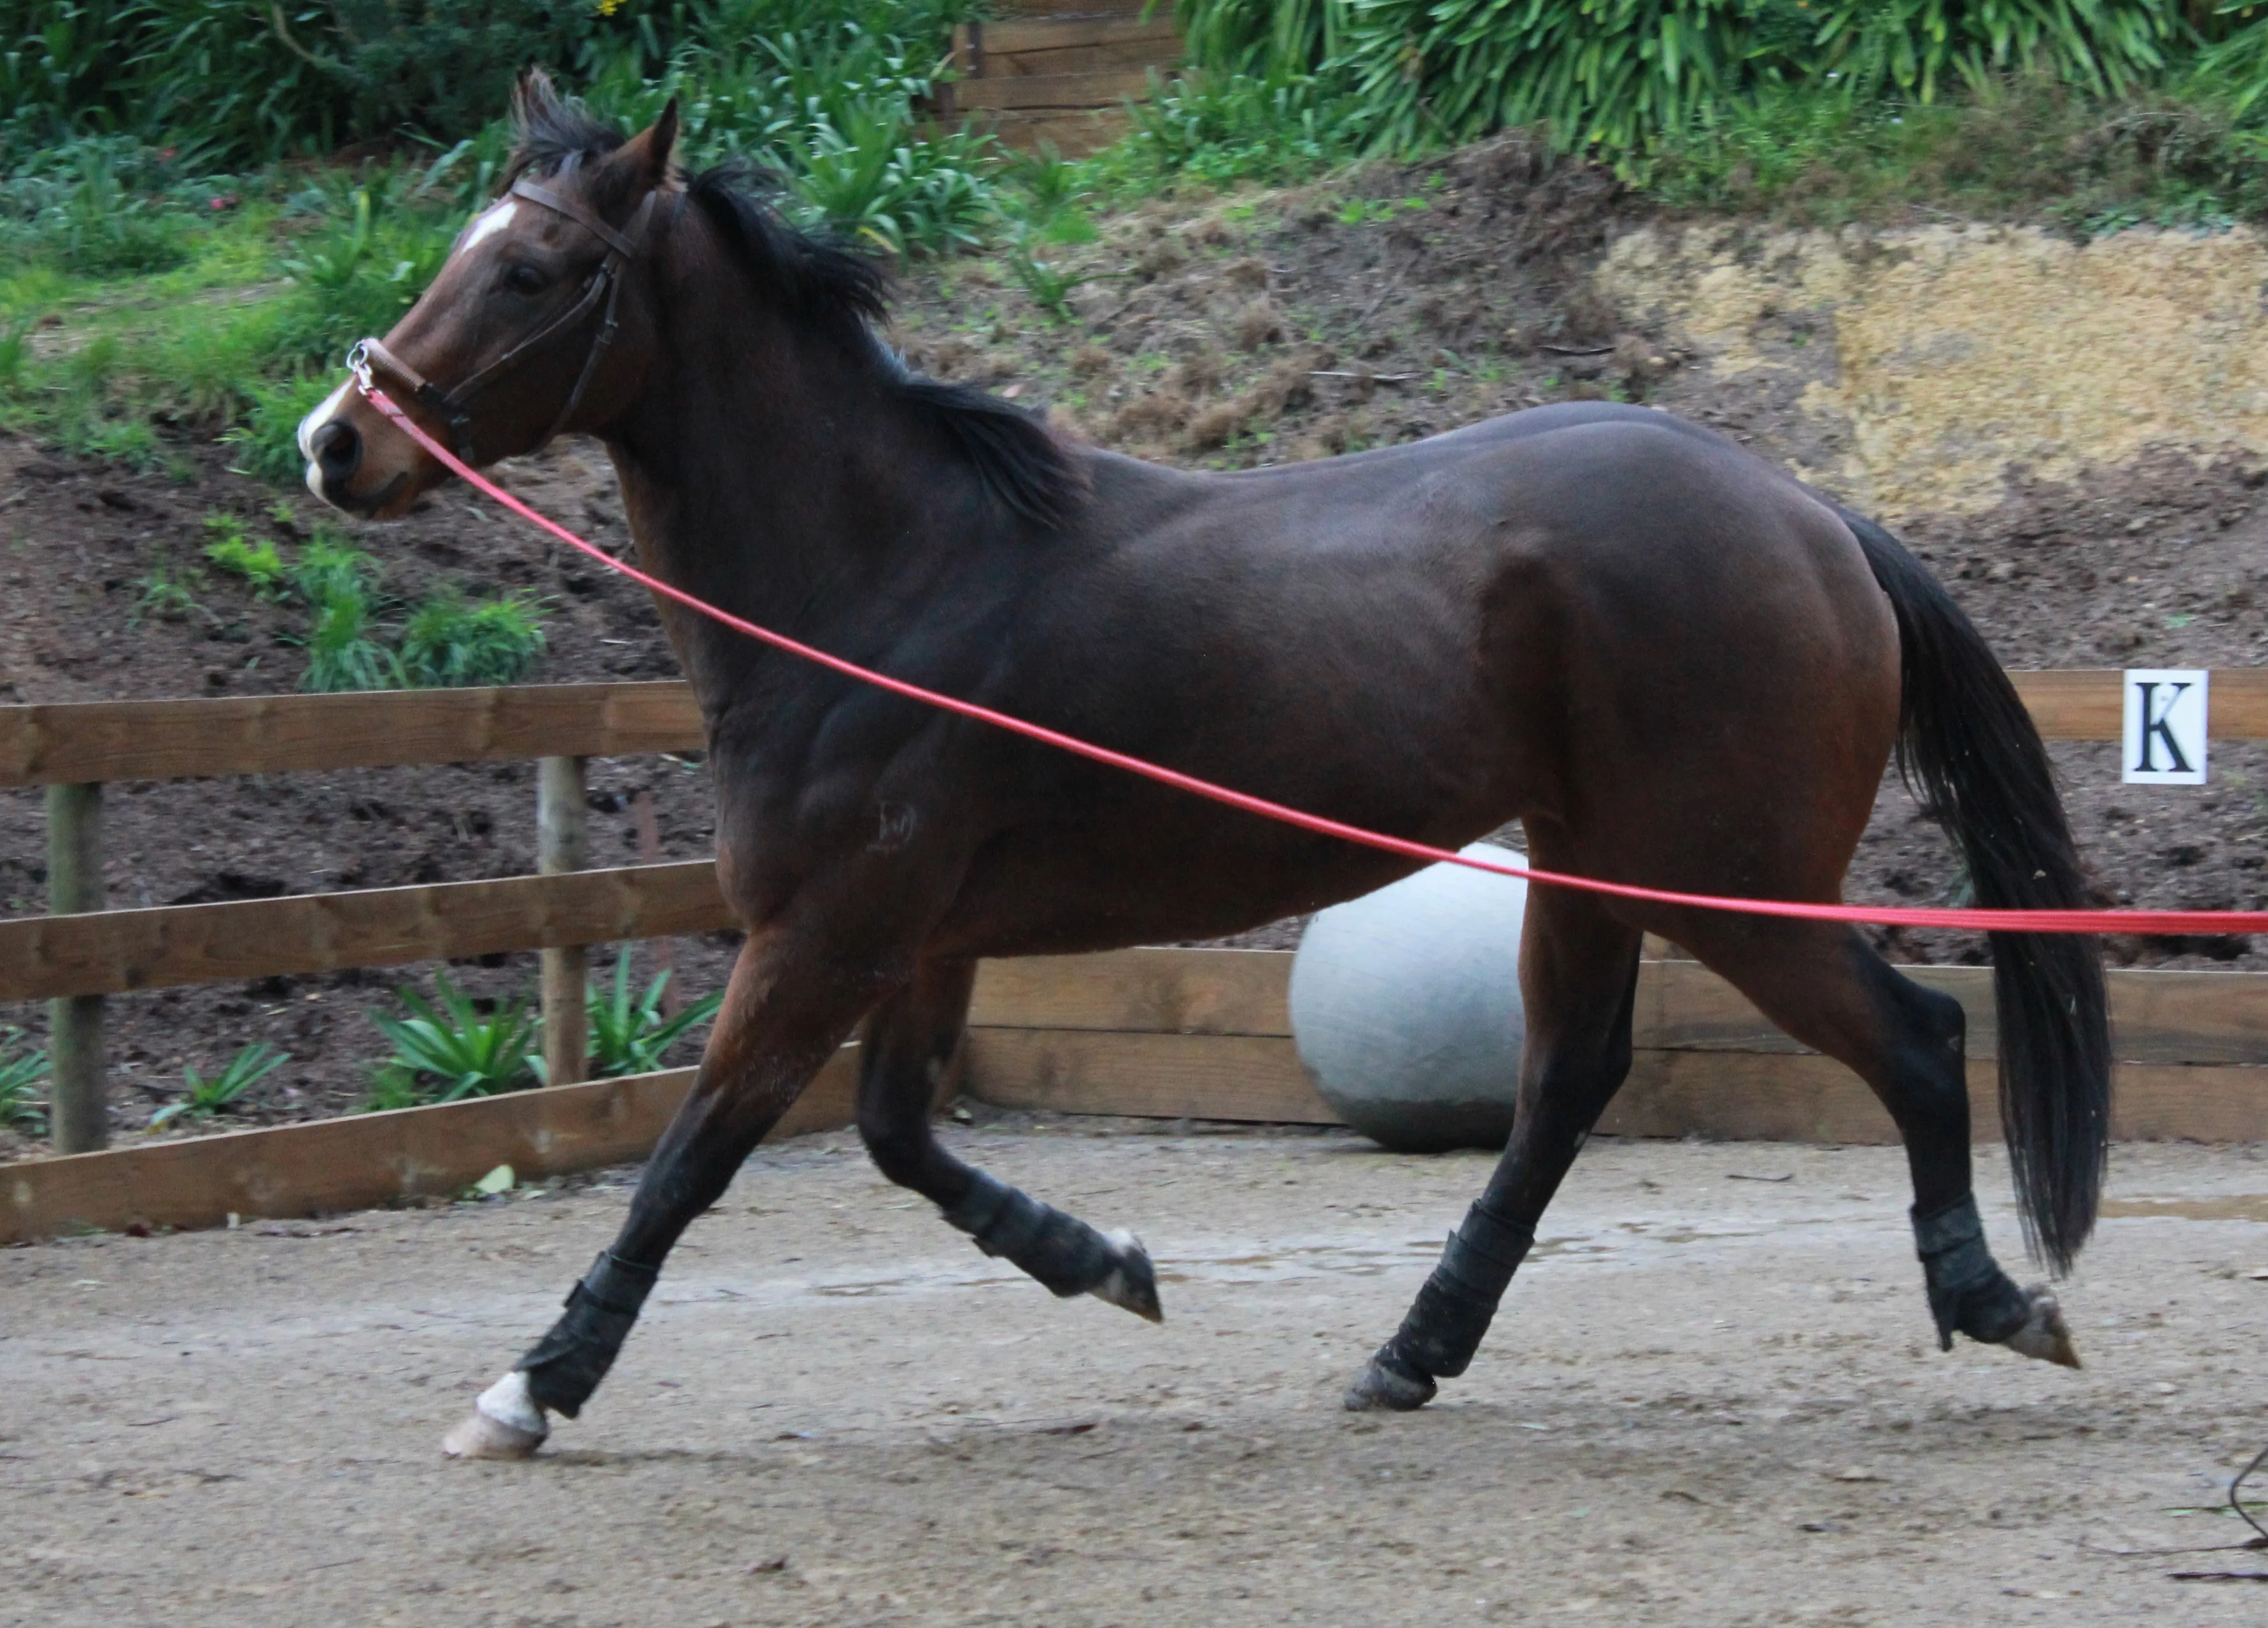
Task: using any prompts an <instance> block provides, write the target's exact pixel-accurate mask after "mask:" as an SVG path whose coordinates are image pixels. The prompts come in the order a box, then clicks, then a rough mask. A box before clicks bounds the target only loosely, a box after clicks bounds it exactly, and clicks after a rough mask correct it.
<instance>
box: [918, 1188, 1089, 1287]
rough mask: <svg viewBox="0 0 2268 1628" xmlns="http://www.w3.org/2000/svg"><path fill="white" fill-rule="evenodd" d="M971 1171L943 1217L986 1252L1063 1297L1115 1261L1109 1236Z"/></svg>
mask: <svg viewBox="0 0 2268 1628" xmlns="http://www.w3.org/2000/svg"><path fill="white" fill-rule="evenodd" d="M973 1176H974V1179H973V1180H972V1181H971V1182H970V1183H969V1187H968V1191H967V1192H965V1193H963V1194H962V1195H961V1197H959V1198H958V1199H956V1200H955V1201H954V1203H952V1204H947V1205H946V1207H945V1219H946V1221H948V1222H949V1223H951V1224H952V1225H953V1226H954V1227H959V1228H960V1229H961V1231H962V1232H964V1233H967V1234H968V1235H969V1236H970V1237H971V1238H973V1239H975V1240H976V1247H977V1248H978V1249H982V1250H983V1251H984V1253H985V1254H987V1255H994V1256H1000V1257H1001V1258H1002V1259H1004V1260H1005V1261H1007V1262H1008V1263H1010V1264H1012V1265H1014V1266H1018V1267H1020V1268H1021V1269H1022V1270H1023V1271H1027V1272H1028V1273H1030V1274H1031V1275H1032V1277H1033V1278H1035V1279H1037V1280H1038V1281H1039V1282H1040V1283H1041V1284H1042V1285H1044V1286H1045V1287H1046V1288H1047V1289H1048V1290H1049V1292H1050V1293H1055V1294H1057V1295H1060V1296H1062V1297H1064V1299H1069V1298H1070V1297H1071V1296H1072V1295H1074V1294H1085V1293H1087V1292H1088V1291H1089V1290H1091V1289H1093V1288H1094V1286H1095V1285H1097V1284H1099V1283H1101V1281H1102V1280H1103V1279H1104V1278H1108V1276H1109V1275H1110V1274H1111V1272H1112V1271H1114V1270H1115V1269H1116V1267H1117V1266H1118V1264H1119V1260H1118V1251H1117V1250H1116V1249H1113V1248H1112V1247H1111V1244H1110V1241H1109V1240H1108V1239H1107V1238H1105V1237H1104V1236H1103V1235H1102V1234H1101V1233H1099V1232H1097V1231H1095V1230H1094V1227H1089V1226H1088V1225H1087V1224H1086V1222H1085V1221H1082V1220H1080V1219H1079V1218H1078V1217H1077V1216H1074V1215H1065V1214H1064V1212H1062V1211H1060V1210H1057V1209H1056V1208H1054V1207H1053V1206H1052V1205H1049V1204H1042V1203H1041V1202H1040V1201H1039V1200H1038V1199H1036V1198H1034V1197H1031V1196H1030V1195H1029V1194H1028V1193H1025V1192H1023V1191H1021V1190H1019V1189H1017V1188H1013V1187H1011V1186H1009V1185H1008V1184H1007V1183H1006V1182H1002V1181H999V1180H997V1179H996V1178H994V1177H992V1176H989V1175H985V1174H984V1173H983V1172H982V1171H976V1172H974V1173H973Z"/></svg>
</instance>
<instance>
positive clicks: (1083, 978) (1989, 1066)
mask: <svg viewBox="0 0 2268 1628" xmlns="http://www.w3.org/2000/svg"><path fill="white" fill-rule="evenodd" d="M1291 961H1292V957H1291V955H1290V954H1289V953H1288V952H1284V951H1270V950H1183V949H1152V950H1125V951H1120V952H1117V953H1115V954H1106V955H1088V956H1065V957H1049V958H1044V959H1038V960H1031V961H994V962H990V963H988V964H987V965H986V966H985V967H984V969H983V973H982V975H981V976H979V978H978V981H977V987H976V1000H975V1003H974V1005H973V1006H972V1009H971V1012H970V1022H971V1028H970V1033H969V1041H968V1051H967V1055H966V1057H965V1058H964V1060H963V1064H962V1072H961V1090H962V1091H963V1092H964V1093H966V1094H968V1096H970V1097H973V1098H975V1099H976V1100H978V1101H983V1102H988V1103H991V1104H994V1105H997V1106H1000V1107H1005V1108H1022V1109H1042V1110H1051V1111H1057V1112H1063V1113H1074V1114H1106V1115H1126V1116H1135V1117H1142V1118H1162V1119H1180V1118H1189V1119H1228V1120H1247V1121H1254V1122H1262V1123H1307V1124H1329V1123H1336V1120H1337V1116H1335V1115H1334V1114H1333V1113H1332V1112H1331V1110H1330V1109H1329V1108H1328V1107H1327V1106H1326V1105H1325V1104H1324V1102H1323V1101H1322V1099H1321V1098H1320V1097H1318V1096H1317V1095H1316V1094H1315V1092H1314V1087H1312V1086H1311V1085H1309V1083H1308V1082H1307V1076H1306V1073H1305V1072H1304V1071H1303V1070H1302V1069H1301V1067H1300V1060H1299V1057H1298V1054H1297V1052H1296V1050H1294V1049H1293V1046H1292V1039H1291V1021H1290V1013H1289V1008H1288V1005H1287V1001H1286V991H1287V988H1288V984H1289V979H1290V971H1291ZM1909 970H1910V971H1911V972H1912V973H1913V975H1914V976H1916V977H1918V978H1919V979H1921V980H1922V981H1923V982H1925V983H1929V984H1931V985H1933V987H1936V988H1939V989H1942V990H1944V991H1947V992H1948V993H1949V994H1952V995H1954V996H1955V998H1958V999H1959V1000H1960V1001H1961V1002H1962V1006H1964V1007H1966V1008H1967V1009H1968V1012H1969V1016H1970V1035H1971V1037H1972V1039H1971V1050H1972V1052H1973V1054H1974V1055H1973V1057H1972V1060H1971V1063H1970V1091H1971V1094H1972V1098H1973V1107H1974V1113H1975V1118H1976V1124H1977V1135H1978V1136H1979V1138H1984V1139H1992V1138H1997V1137H1998V1135H1999V1122H1998V1112H1999V1110H1998V1107H1997V1104H1996V1101H1995V1096H1994V1092H1995V1086H1994V1079H1993V1061H1992V1059H1993V1057H1994V1054H1995V1050H1996V1047H1995V1044H1994V1040H1995V1036H1994V1033H1993V1021H1992V1020H1993V1012H1992V978H1991V974H1990V972H1989V970H1987V969H1982V968H1970V967H1928V968H1914V969H1909ZM2110 991H2111V1007H2112V1021H2113V1038H2114V1043H2115V1049H2116V1055H2117V1057H2118V1058H2119V1062H2118V1065H2117V1111H2116V1114H2115V1116H2114V1121H2113V1123H2114V1131H2115V1133H2116V1134H2117V1136H2119V1137H2120V1138H2126V1139H2134V1140H2163V1139H2186V1140H2195V1141H2205V1142H2253V1141H2268V974H2258V973H2201V972H2137V971H2117V972H2113V973H2112V974H2111V975H2110ZM1632 1038H1633V1042H1634V1045H1635V1050H1636V1061H1635V1064H1634V1065H1633V1067H1632V1069H1631V1078H1630V1080H1629V1083H1628V1084H1626V1085H1625V1086H1624V1088H1623V1091H1622V1093H1621V1094H1620V1095H1619V1096H1618V1097H1617V1098H1616V1101H1615V1103H1614V1105H1613V1107H1612V1108H1611V1109H1609V1112H1608V1115H1607V1117H1606V1119H1605V1120H1604V1121H1603V1122H1602V1124H1601V1127H1600V1129H1601V1130H1602V1131H1604V1132H1606V1133H1607V1134H1609V1135H1616V1136H1638V1137H1686V1136H1699V1137H1704V1138H1711V1139H1726V1140H1761V1141H1805V1142H1827V1143H1839V1144H1874V1143H1887V1142H1891V1141H1893V1140H1895V1139H1896V1138H1895V1134H1894V1132H1893V1131H1892V1129H1891V1125H1890V1122H1889V1116H1887V1115H1886V1114H1885V1113H1883V1111H1882V1109H1881V1107H1880V1105H1879V1104H1877V1103H1876V1102H1875V1101H1874V1098H1873V1096H1872V1095H1871V1094H1868V1093H1867V1089H1866V1088H1865V1087H1863V1086H1862V1085H1860V1084H1859V1081H1858V1080H1857V1079H1855V1078H1854V1077H1852V1075H1851V1074H1850V1073H1849V1072H1847V1071H1846V1070H1845V1069H1844V1068H1842V1067H1841V1066H1840V1065H1839V1064H1835V1063H1832V1062H1830V1061H1829V1060H1828V1059H1827V1058H1824V1057H1819V1056H1817V1055H1816V1054H1814V1053H1810V1052H1807V1051H1804V1050H1802V1049H1800V1047H1798V1046H1796V1045H1795V1044H1794V1042H1792V1041H1790V1040H1788V1039H1787V1038H1786V1036H1785V1035H1781V1034H1780V1033H1779V1032H1778V1030H1776V1029H1774V1028H1771V1026H1770V1025H1769V1024H1768V1023H1766V1022H1765V1021H1764V1019H1763V1018H1762V1017H1761V1016H1760V1015H1759V1014H1758V1013H1756V1010H1755V1009H1754V1008H1753V1007H1751V1006H1749V1004H1748V1003H1747V1001H1745V1000H1744V999H1742V998H1741V996H1740V995H1739V994H1738V993H1736V992H1735V991H1734V990H1732V988H1731V987H1730V986H1729V985H1727V984H1726V983H1724V982H1723V981H1722V980H1721V979H1719V978H1718V977H1716V976H1714V975H1713V974H1712V973H1710V972H1708V971H1707V970H1705V969H1703V968H1701V967H1699V966H1697V965H1695V964H1694V963H1692V962H1690V961H1648V962H1646V964H1645V965H1644V966H1643V967H1642V968H1641V969H1640V973H1639V983H1638V1013H1637V1020H1636V1028H1635V1032H1634V1035H1633V1037H1632ZM855 1070H856V1054H855V1049H846V1050H845V1051H844V1052H843V1053H842V1054H840V1055H839V1056H838V1057H836V1060H835V1061H834V1062H833V1063H831V1064H828V1068H827V1069H826V1070H825V1071H823V1072H822V1073H821V1076H820V1078H819V1079H818V1080H817V1081H815V1082H814V1085H813V1086H812V1087H811V1089H810V1090H809V1091H807V1092H806V1094H805V1096H804V1098H803V1100H802V1101H800V1102H799V1103H798V1104H797V1105H796V1108H795V1109H794V1111H793V1112H792V1114H791V1115H790V1116H789V1117H788V1119H787V1120H786V1121H784V1122H783V1123H782V1124H781V1126H780V1127H779V1129H778V1131H777V1132H776V1135H778V1136H788V1135H793V1134H797V1133H799V1132H802V1131H817V1130H828V1129H836V1128H839V1127H842V1126H844V1125H847V1124H849V1123H851V1107H852V1101H853V1089H854V1083H855ZM691 1080H692V1071H691V1070H689V1069H681V1070H677V1071H674V1072H670V1073H666V1074H648V1075H643V1076H639V1077H637V1078H635V1079H617V1080H602V1081H598V1082H594V1083H592V1084H586V1085H578V1086H563V1087H553V1088H550V1089H548V1090H538V1091H526V1092H519V1093H517V1094H512V1095H509V1096H502V1097H491V1098H487V1099H483V1100H482V1101H473V1102H463V1103H453V1104H449V1105H447V1106H445V1107H438V1108H423V1109H404V1110H401V1111H399V1112H394V1113H386V1114H370V1115H361V1116H349V1117H346V1118H341V1119H333V1120H325V1121H320V1122H318V1123H311V1124H299V1125H287V1126H282V1127H278V1128H276V1129H272V1130H265V1131H239V1132H235V1133H232V1134H225V1135H219V1136H208V1137H199V1138H181V1139H179V1140H173V1141H166V1142H158V1143H154V1144H148V1145H143V1146H139V1147H132V1148H122V1149H117V1150H114V1151H111V1152H107V1153H84V1154H78V1155H75V1156H71V1157H68V1158H61V1159H51V1160H31V1161H26V1162H24V1163H20V1164H15V1165H8V1166H0V1242H4V1241H17V1240H19V1239H27V1238H36V1237H43V1236H49V1235H52V1234H55V1233H58V1232H69V1231H73V1230H78V1229H84V1228H89V1227H92V1228H104V1229H109V1228H118V1227H126V1226H129V1225H131V1224H133V1223H136V1222H140V1223H142V1224H144V1225H146V1226H151V1227H158V1226H171V1227H210V1226H217V1225H218V1224H220V1223H221V1222H223V1221H224V1220H225V1219H226V1218H227V1217H228V1216H229V1215H230V1214H232V1213H234V1214H237V1215H239V1216H266V1217H293V1216H306V1215H310V1214H314V1213H317V1212H326V1211H335V1210H345V1209H354V1208H358V1207H363V1206H366V1205H370V1204H383V1203H388V1202H394V1201H398V1200H401V1199H404V1198H416V1197H431V1196H435V1195H448V1194H453V1193H454V1192H456V1191H458V1190H460V1189H462V1188H463V1187H465V1186H466V1185H468V1183H470V1182H474V1181H476V1180H477V1179H478V1178H479V1177H480V1176H481V1175H483V1174H485V1173H486V1172H487V1171H489V1170H490V1169H493V1168H495V1167H496V1166H497V1165H499V1164H509V1165H511V1166H512V1168H513V1170H514V1171H515V1173H516V1174H518V1175H519V1176H520V1177H522V1178H523V1179H527V1178H533V1177H540V1176H544V1175H563V1174H567V1173H570V1172H573V1171H577V1170H587V1169H593V1168H599V1167H601V1166H606V1165H612V1164H621V1163H625V1162H629V1161H632V1160H639V1159H643V1158H644V1156H645V1155H646V1153H648V1152H649V1151H650V1150H651V1149H652V1145H653V1143H654V1141H655V1139H656V1138H658V1137H659V1135H660V1133H661V1130H662V1127H663V1126H664V1125H665V1124H666V1123H667V1122H668V1118H669V1116H670V1115H671V1114H672V1113H673V1112H674V1111H675V1109H676V1106H677V1104H678V1102H679V1101H681V1099H682V1097H683V1095H684V1094H685V1091H686V1090H687V1088H688V1087H689V1085H690V1084H691Z"/></svg>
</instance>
